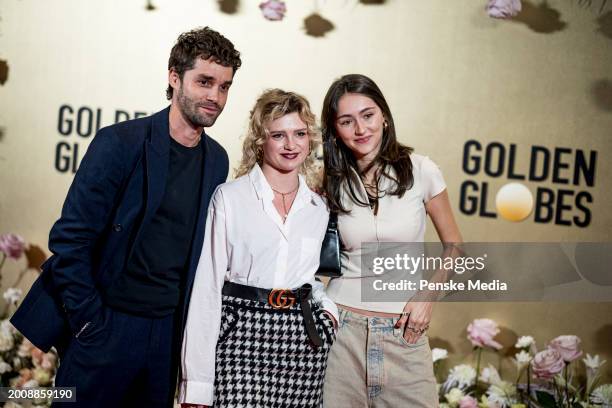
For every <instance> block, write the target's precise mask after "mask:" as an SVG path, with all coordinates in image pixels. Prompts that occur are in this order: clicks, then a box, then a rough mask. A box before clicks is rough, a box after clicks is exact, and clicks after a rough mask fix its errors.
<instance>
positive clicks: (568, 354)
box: [548, 335, 582, 363]
mask: <svg viewBox="0 0 612 408" xmlns="http://www.w3.org/2000/svg"><path fill="white" fill-rule="evenodd" d="M548 347H550V348H552V349H555V350H557V351H558V352H559V354H561V357H563V360H565V361H567V362H568V363H569V362H570V361H574V360H576V359H577V358H578V357H580V356H581V355H582V350H580V338H579V337H578V336H573V335H566V336H559V337H557V338H555V339H553V340H552V341H551V342H550V344H549V345H548Z"/></svg>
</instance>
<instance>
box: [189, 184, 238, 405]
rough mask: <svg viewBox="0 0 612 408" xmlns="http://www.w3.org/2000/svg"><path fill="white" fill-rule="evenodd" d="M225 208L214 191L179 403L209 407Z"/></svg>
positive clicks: (224, 255)
mask: <svg viewBox="0 0 612 408" xmlns="http://www.w3.org/2000/svg"><path fill="white" fill-rule="evenodd" d="M226 242H227V239H226V224H225V206H224V203H223V194H222V193H221V190H219V189H217V191H216V192H215V194H214V196H213V199H212V200H211V204H210V206H209V209H208V217H207V220H206V229H205V235H204V244H203V247H202V253H201V255H200V261H199V262H198V267H197V269H196V275H195V281H194V284H193V291H192V294H191V301H190V303H189V312H188V314H187V323H186V325H185V333H184V337H183V347H182V356H181V357H182V378H181V381H180V386H179V398H178V401H179V403H190V404H203V405H212V404H213V400H214V383H215V349H216V347H217V339H218V338H219V331H220V325H221V290H222V289H223V283H224V279H225V274H226V271H227V267H228V251H227V246H226Z"/></svg>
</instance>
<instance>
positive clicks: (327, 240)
mask: <svg viewBox="0 0 612 408" xmlns="http://www.w3.org/2000/svg"><path fill="white" fill-rule="evenodd" d="M316 275H317V276H327V277H328V278H339V277H341V276H342V268H341V266H340V233H339V232H338V213H336V212H331V213H330V214H329V222H328V223H327V230H326V231H325V237H324V238H323V245H322V246H321V257H320V259H319V269H318V270H317V273H316Z"/></svg>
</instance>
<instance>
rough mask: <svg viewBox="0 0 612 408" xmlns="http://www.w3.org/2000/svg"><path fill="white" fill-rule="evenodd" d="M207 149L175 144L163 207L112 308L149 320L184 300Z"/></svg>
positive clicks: (117, 286) (110, 299)
mask: <svg viewBox="0 0 612 408" xmlns="http://www.w3.org/2000/svg"><path fill="white" fill-rule="evenodd" d="M202 149H203V148H202V143H199V144H198V145H197V146H195V147H185V146H183V145H181V144H180V143H178V142H176V141H175V140H174V139H172V138H170V157H169V164H168V178H167V180H166V189H165V192H164V195H163V198H162V202H161V204H160V206H159V208H158V209H157V211H156V213H155V214H154V215H153V217H152V219H151V222H150V223H149V224H148V225H147V226H146V227H145V230H144V231H143V232H142V236H141V239H140V240H139V241H138V244H137V245H136V247H135V248H134V250H133V252H132V255H131V256H130V258H129V259H128V261H127V265H126V268H125V271H124V272H123V273H122V274H120V277H119V278H118V279H117V281H115V283H114V284H113V285H111V286H110V288H109V289H108V291H107V292H106V301H107V303H108V304H109V305H110V306H111V307H115V308H117V309H119V310H122V311H125V312H128V313H134V314H138V315H143V316H148V317H162V316H166V315H168V314H170V313H173V312H174V310H175V309H176V307H177V306H178V305H179V301H180V300H181V297H182V296H181V288H182V286H183V285H182V284H183V282H184V280H183V279H184V278H185V277H186V270H187V268H188V262H189V255H190V249H191V243H192V241H193V234H194V230H195V224H196V218H197V214H198V211H199V210H200V189H201V186H202V160H203V159H202V157H203V151H202Z"/></svg>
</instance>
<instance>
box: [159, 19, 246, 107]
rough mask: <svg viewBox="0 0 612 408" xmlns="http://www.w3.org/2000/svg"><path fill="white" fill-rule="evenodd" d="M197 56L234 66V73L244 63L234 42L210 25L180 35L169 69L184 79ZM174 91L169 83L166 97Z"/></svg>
mask: <svg viewBox="0 0 612 408" xmlns="http://www.w3.org/2000/svg"><path fill="white" fill-rule="evenodd" d="M196 58H202V59H204V60H207V59H209V58H213V60H214V61H215V62H216V63H217V64H221V65H223V66H225V67H232V69H233V70H234V74H235V73H236V71H237V70H238V68H240V65H241V64H242V61H241V60H240V53H239V52H238V51H237V50H236V49H235V48H234V44H232V42H231V41H230V40H228V39H227V38H225V37H224V36H222V35H221V34H219V33H218V32H216V31H215V30H212V29H210V28H208V27H204V28H196V29H194V30H191V31H188V32H186V33H183V34H181V35H180V36H179V38H178V39H177V40H176V44H174V47H172V51H171V52H170V59H169V60H168V70H170V69H174V70H175V71H176V73H177V74H179V77H180V78H181V80H182V79H183V74H184V73H185V71H188V70H190V69H192V68H193V66H194V65H195V61H196ZM172 92H173V89H172V87H171V86H170V85H168V88H167V89H166V98H168V99H172Z"/></svg>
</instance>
